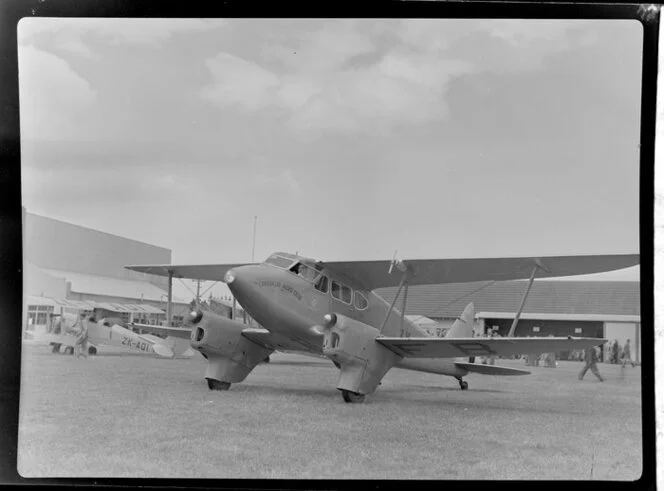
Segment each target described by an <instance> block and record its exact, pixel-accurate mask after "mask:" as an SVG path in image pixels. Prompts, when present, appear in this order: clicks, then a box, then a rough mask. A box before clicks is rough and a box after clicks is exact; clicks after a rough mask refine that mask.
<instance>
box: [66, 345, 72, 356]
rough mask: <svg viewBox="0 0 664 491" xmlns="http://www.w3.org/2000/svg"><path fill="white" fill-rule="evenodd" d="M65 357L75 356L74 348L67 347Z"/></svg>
mask: <svg viewBox="0 0 664 491" xmlns="http://www.w3.org/2000/svg"><path fill="white" fill-rule="evenodd" d="M64 354H65V355H73V354H74V348H73V347H72V346H67V347H66V348H65V350H64Z"/></svg>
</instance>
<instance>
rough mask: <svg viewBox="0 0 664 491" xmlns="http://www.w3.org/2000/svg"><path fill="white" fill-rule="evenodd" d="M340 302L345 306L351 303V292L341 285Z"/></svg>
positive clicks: (348, 288)
mask: <svg viewBox="0 0 664 491" xmlns="http://www.w3.org/2000/svg"><path fill="white" fill-rule="evenodd" d="M341 301H342V302H345V303H347V304H351V303H353V290H351V289H350V287H348V286H346V285H341Z"/></svg>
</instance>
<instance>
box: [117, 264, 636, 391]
mask: <svg viewBox="0 0 664 491" xmlns="http://www.w3.org/2000/svg"><path fill="white" fill-rule="evenodd" d="M638 263H639V256H638V255H595V256H592V255H588V256H548V257H545V256H543V257H511V258H479V259H417V260H412V261H407V262H405V261H395V260H394V259H393V260H392V261H390V260H384V261H380V260H379V261H336V262H321V261H317V260H314V259H310V258H305V257H301V256H298V255H294V254H289V253H284V252H277V253H274V254H272V255H271V256H270V257H268V258H267V259H266V260H265V261H264V262H262V263H252V264H215V265H180V266H178V265H171V264H164V265H140V266H139V265H133V266H126V268H128V269H130V270H133V271H138V272H141V273H148V274H154V275H160V276H168V277H169V278H171V279H172V278H173V277H176V278H191V279H199V280H212V281H224V282H225V283H226V285H228V288H229V289H230V290H231V292H232V293H233V295H234V297H235V298H236V300H237V301H238V302H239V304H240V305H241V306H242V307H243V308H244V309H245V310H246V311H247V312H248V313H249V315H250V316H251V317H252V318H254V319H255V320H256V321H257V322H258V323H259V324H260V325H261V326H262V328H248V327H247V325H246V324H243V323H242V322H239V321H237V320H232V319H228V318H225V317H222V316H219V315H216V314H214V313H211V312H203V311H201V310H200V309H196V310H193V311H192V312H190V314H189V318H188V320H187V324H188V327H186V328H175V327H156V326H141V327H143V328H144V329H145V330H150V329H152V331H153V332H157V333H162V334H163V333H167V334H168V335H171V336H179V337H185V338H187V337H188V338H190V340H191V346H192V347H193V348H194V349H196V350H198V351H199V352H200V353H201V354H202V355H203V356H204V357H205V358H206V359H207V368H206V372H205V378H206V379H207V383H208V387H209V388H210V389H211V390H228V389H229V388H230V386H231V384H233V383H238V382H241V381H243V380H244V379H245V378H246V377H247V376H248V375H249V373H250V372H251V371H252V370H253V369H254V367H256V365H257V364H258V363H259V362H260V361H261V360H263V359H264V358H265V357H266V356H268V355H269V354H270V353H271V352H273V351H275V350H280V351H281V350H283V351H292V352H302V353H307V352H308V353H313V354H316V355H321V354H322V355H325V356H326V357H327V358H329V359H330V360H331V361H332V362H333V363H334V365H335V366H336V367H337V368H338V369H339V380H338V383H337V389H339V390H340V391H341V394H342V397H343V400H344V401H345V402H362V401H364V399H365V396H366V395H367V394H372V393H373V392H374V391H375V390H376V389H377V388H378V386H379V385H380V383H381V380H382V379H383V377H384V376H385V374H386V373H387V372H388V371H389V370H390V369H391V368H393V367H397V368H402V369H409V370H418V371H423V372H428V373H436V374H441V375H447V376H451V377H454V378H456V379H457V380H458V381H459V385H460V387H461V389H462V390H465V389H467V388H468V384H467V382H466V381H464V380H463V377H464V376H466V375H467V374H468V373H470V372H475V373H481V374H488V375H522V374H524V371H523V370H516V369H510V368H505V367H498V366H493V365H481V364H476V363H469V362H468V361H459V360H458V359H457V358H458V357H465V358H466V359H467V358H468V357H473V356H510V355H514V354H527V353H529V354H539V353H550V352H556V351H566V350H572V349H585V348H587V347H589V346H595V345H599V344H602V343H604V342H605V341H606V340H604V339H598V338H576V337H566V338H561V337H558V338H553V337H548V338H518V337H514V336H513V332H514V327H515V325H516V324H513V327H512V329H511V332H510V335H509V336H508V337H504V338H475V337H472V336H470V335H469V334H468V330H464V329H459V328H457V329H455V330H454V333H453V334H452V335H451V336H446V337H444V338H438V337H431V336H428V335H427V333H426V332H425V331H424V330H423V329H421V328H420V327H418V326H417V325H416V324H414V323H413V322H411V321H410V320H408V319H407V318H405V315H404V313H405V306H406V301H407V294H408V286H412V285H431V284H441V283H463V282H471V281H486V280H494V281H505V280H517V279H528V278H529V282H528V286H527V289H526V290H525V293H524V298H523V300H522V302H521V307H520V308H519V312H517V316H516V319H515V321H516V320H518V316H519V315H520V311H521V309H522V308H523V304H524V303H525V299H526V296H527V294H528V291H529V289H530V286H531V285H532V282H533V281H534V279H535V276H536V275H537V277H539V278H542V277H545V278H547V277H556V276H573V275H583V274H592V273H599V272H605V271H612V270H617V269H623V268H627V267H630V266H634V265H636V264H638ZM385 287H398V291H397V294H396V296H395V298H394V300H393V301H392V303H391V304H388V303H387V302H386V301H385V300H384V299H383V298H381V297H380V296H379V295H378V294H376V293H375V290H377V289H379V288H385ZM402 290H403V292H404V294H403V304H402V308H401V311H399V310H397V309H396V308H395V303H396V301H397V299H398V298H399V295H400V294H401V291H402ZM461 321H463V322H469V316H468V315H467V314H466V316H465V319H464V316H463V315H462V319H461ZM464 332H465V335H464V334H463V333H464ZM460 334H461V335H463V337H459V335H460Z"/></svg>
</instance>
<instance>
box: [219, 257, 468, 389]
mask: <svg viewBox="0 0 664 491" xmlns="http://www.w3.org/2000/svg"><path fill="white" fill-rule="evenodd" d="M277 254H279V255H280V256H281V257H283V258H287V259H290V260H291V262H292V264H291V265H286V267H278V266H276V265H273V264H268V263H263V264H258V265H248V266H241V267H238V268H234V269H233V270H232V271H231V272H230V273H231V275H230V276H227V278H226V282H227V284H228V287H229V289H230V290H231V292H232V293H233V295H234V296H235V298H236V299H237V301H238V302H239V303H240V305H242V307H243V308H244V309H245V310H246V311H247V312H248V313H249V314H250V315H251V316H252V317H253V318H254V319H255V320H256V321H257V322H258V323H259V324H260V325H261V326H263V327H264V328H265V329H267V330H269V331H271V332H272V333H274V334H278V335H280V336H284V337H286V338H289V339H290V340H292V341H295V342H297V343H300V344H303V345H306V346H307V347H309V348H310V349H312V350H314V351H315V352H317V353H320V354H321V355H322V354H323V336H322V335H321V334H320V333H319V332H317V331H316V330H314V329H312V326H322V325H323V324H324V319H323V317H324V316H325V315H326V314H329V313H336V314H342V315H345V316H347V317H349V318H352V319H354V320H357V321H359V322H362V323H365V324H367V325H370V326H372V327H374V328H376V329H380V327H381V325H382V324H383V322H384V321H385V317H386V316H387V314H388V312H390V305H389V304H388V303H387V302H386V301H385V300H384V299H383V298H381V297H380V296H378V295H377V294H375V293H373V292H371V291H366V290H363V289H362V288H358V286H357V285H354V284H353V282H352V281H351V280H350V279H348V278H345V277H344V276H343V275H341V274H338V273H336V272H334V271H330V270H329V269H327V268H324V267H320V266H318V265H317V264H316V263H315V261H313V260H307V259H305V258H300V257H297V256H293V255H287V254H284V253H277ZM268 261H269V259H268ZM283 263H284V264H285V263H286V261H284V262H283ZM299 265H303V266H304V268H305V269H306V272H307V273H308V274H298V273H297V272H294V271H293V269H297V268H298V266H299ZM230 277H232V280H231V279H230ZM229 280H230V281H229ZM395 307H396V306H395ZM381 333H382V334H383V335H385V336H406V337H413V336H415V337H427V336H428V334H427V333H426V332H425V331H424V330H423V329H421V328H420V327H419V326H417V325H416V324H414V323H413V322H411V321H410V320H409V319H407V318H405V317H404V318H403V319H402V316H401V312H400V311H399V310H398V309H397V308H394V309H392V311H391V313H390V315H389V317H388V319H387V321H386V322H385V324H384V326H383V329H382V330H381ZM397 366H398V367H399V368H406V369H411V370H418V371H425V372H431V373H440V374H444V375H451V376H463V375H465V374H466V373H467V372H466V371H465V370H463V369H459V368H458V367H456V366H455V365H454V361H453V360H449V359H417V360H415V359H407V358H406V359H402V360H401V361H400V362H399V364H398V365H397Z"/></svg>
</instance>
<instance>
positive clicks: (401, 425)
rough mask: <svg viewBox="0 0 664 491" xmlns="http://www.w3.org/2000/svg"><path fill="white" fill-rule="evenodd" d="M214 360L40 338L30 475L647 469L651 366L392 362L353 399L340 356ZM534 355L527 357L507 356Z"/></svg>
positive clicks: (29, 352) (24, 411) (609, 472)
mask: <svg viewBox="0 0 664 491" xmlns="http://www.w3.org/2000/svg"><path fill="white" fill-rule="evenodd" d="M204 363H205V361H204V360H203V358H202V357H200V356H199V355H198V354H196V356H195V357H194V358H192V359H176V360H168V359H160V358H156V357H150V356H141V355H121V354H118V353H111V352H109V350H108V349H106V350H105V351H104V348H102V351H101V352H100V354H99V355H98V356H96V357H91V358H90V359H88V360H83V359H80V360H77V359H75V358H74V357H72V356H65V355H52V354H51V353H50V352H49V351H48V348H47V347H39V346H25V347H24V349H23V377H22V386H21V414H20V429H19V446H18V470H19V473H20V474H21V475H22V476H24V477H183V478H287V479H300V478H304V479H308V478H314V479H317V478H321V479H335V478H341V479H365V478H368V479H591V478H592V479H611V480H633V479H637V478H638V477H639V476H640V474H641V465H642V458H641V453H642V448H641V445H642V444H641V433H642V429H641V388H640V368H639V367H637V368H634V369H633V368H631V367H628V368H626V369H625V370H621V368H620V367H618V366H615V365H600V371H601V372H602V374H603V375H604V376H605V377H606V379H607V380H606V382H604V383H600V382H599V381H598V380H597V379H596V378H595V377H594V376H593V375H592V374H591V373H590V372H589V373H587V374H586V377H585V379H584V380H583V381H579V380H577V374H578V371H579V370H580V369H581V364H580V363H574V362H561V363H560V366H559V367H558V368H557V369H546V368H532V371H533V374H532V375H528V376H523V377H486V376H481V375H469V376H468V377H467V378H466V380H467V381H468V383H469V384H470V390H468V391H461V390H459V386H458V383H457V382H456V380H454V379H453V378H449V377H443V376H437V375H432V374H424V373H418V372H409V371H404V370H398V369H395V370H392V371H391V372H389V373H388V375H387V376H386V377H385V379H384V380H383V384H382V386H381V387H380V388H379V389H378V391H377V392H376V393H375V394H373V395H372V396H370V397H368V398H367V402H366V403H365V404H345V403H344V402H343V401H342V399H341V394H340V392H339V391H338V390H336V388H335V387H336V382H337V374H338V371H337V370H336V369H335V368H334V366H333V365H332V364H331V363H330V362H327V361H326V360H320V361H318V360H317V359H314V358H307V357H301V356H297V355H291V354H277V355H273V362H272V363H270V364H266V365H260V366H258V367H257V368H256V369H255V370H254V371H253V372H252V373H251V374H250V375H249V377H248V378H247V380H245V382H243V383H242V384H237V385H234V386H233V387H232V388H231V390H230V391H228V392H211V391H209V390H208V389H207V385H206V384H205V381H204V379H203V371H204V366H205V365H204ZM500 364H502V365H507V366H518V367H522V366H523V364H522V362H517V361H510V360H500Z"/></svg>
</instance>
